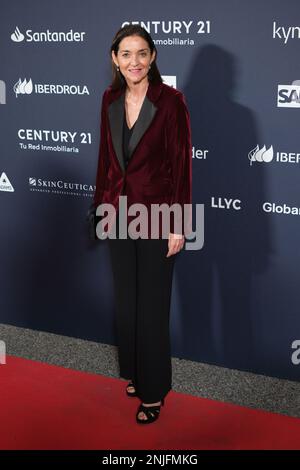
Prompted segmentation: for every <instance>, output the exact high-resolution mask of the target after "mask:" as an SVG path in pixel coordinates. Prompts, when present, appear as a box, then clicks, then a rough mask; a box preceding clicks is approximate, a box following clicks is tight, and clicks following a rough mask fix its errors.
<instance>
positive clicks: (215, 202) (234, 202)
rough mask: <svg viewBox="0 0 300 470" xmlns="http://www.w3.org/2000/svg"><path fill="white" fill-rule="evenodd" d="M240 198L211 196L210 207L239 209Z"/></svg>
mask: <svg viewBox="0 0 300 470" xmlns="http://www.w3.org/2000/svg"><path fill="white" fill-rule="evenodd" d="M241 204H242V202H241V200H240V199H232V198H230V199H229V198H226V197H218V198H217V197H214V196H213V197H212V198H211V207H213V208H214V209H234V210H236V211H239V210H241Z"/></svg>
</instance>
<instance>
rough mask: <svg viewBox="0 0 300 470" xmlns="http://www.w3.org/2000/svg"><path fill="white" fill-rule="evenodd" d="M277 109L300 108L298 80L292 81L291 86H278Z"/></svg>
mask: <svg viewBox="0 0 300 470" xmlns="http://www.w3.org/2000/svg"><path fill="white" fill-rule="evenodd" d="M277 107H278V108H300V80H294V81H293V83H292V84H291V85H278V91H277Z"/></svg>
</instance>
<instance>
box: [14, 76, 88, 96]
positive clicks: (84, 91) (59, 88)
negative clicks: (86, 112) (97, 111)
mask: <svg viewBox="0 0 300 470" xmlns="http://www.w3.org/2000/svg"><path fill="white" fill-rule="evenodd" d="M13 89H14V92H15V95H16V98H18V96H19V95H30V94H31V93H37V94H43V95H48V94H55V95H89V94H90V92H89V90H88V87H87V86H86V85H83V86H80V85H65V84H63V85H60V84H53V83H51V84H48V83H36V84H35V85H33V83H32V79H31V78H30V79H29V80H26V78H24V80H21V78H19V80H18V81H17V82H16V83H15V84H14V87H13Z"/></svg>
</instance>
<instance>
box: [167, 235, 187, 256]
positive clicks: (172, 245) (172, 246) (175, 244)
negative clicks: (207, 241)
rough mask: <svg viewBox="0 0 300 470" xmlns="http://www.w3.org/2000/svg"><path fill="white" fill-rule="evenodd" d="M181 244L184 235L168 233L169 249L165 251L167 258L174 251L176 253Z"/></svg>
mask: <svg viewBox="0 0 300 470" xmlns="http://www.w3.org/2000/svg"><path fill="white" fill-rule="evenodd" d="M183 245H184V235H178V234H176V233H170V234H169V244H168V248H169V251H168V253H167V258H168V257H169V256H172V255H175V253H178V251H180V250H181V249H182V248H183Z"/></svg>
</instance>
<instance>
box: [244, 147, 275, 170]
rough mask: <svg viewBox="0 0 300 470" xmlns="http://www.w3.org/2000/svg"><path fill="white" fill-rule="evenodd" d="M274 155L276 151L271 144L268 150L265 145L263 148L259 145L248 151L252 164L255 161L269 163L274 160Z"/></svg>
mask: <svg viewBox="0 0 300 470" xmlns="http://www.w3.org/2000/svg"><path fill="white" fill-rule="evenodd" d="M273 157H274V151H273V145H271V146H270V147H269V148H268V150H266V146H265V145H264V146H263V147H262V148H261V149H260V148H259V146H258V145H257V146H256V147H254V149H252V150H251V151H250V152H249V153H248V158H249V160H250V165H252V163H253V162H265V163H269V162H271V161H272V160H273Z"/></svg>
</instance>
